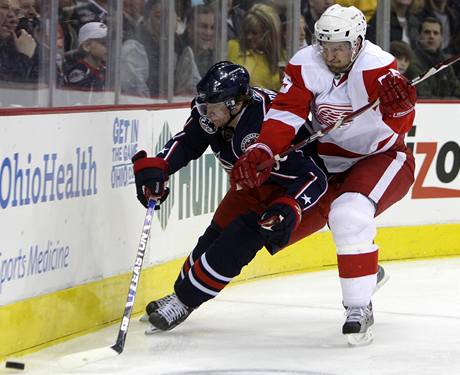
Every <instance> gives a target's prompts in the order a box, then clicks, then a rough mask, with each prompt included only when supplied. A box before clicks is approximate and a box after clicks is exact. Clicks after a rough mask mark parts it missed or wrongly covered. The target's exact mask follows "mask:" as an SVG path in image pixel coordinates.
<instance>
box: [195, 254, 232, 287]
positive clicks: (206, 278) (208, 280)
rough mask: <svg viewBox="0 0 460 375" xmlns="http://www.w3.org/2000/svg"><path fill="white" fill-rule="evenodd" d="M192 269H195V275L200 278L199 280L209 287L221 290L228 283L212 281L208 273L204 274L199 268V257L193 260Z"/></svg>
mask: <svg viewBox="0 0 460 375" xmlns="http://www.w3.org/2000/svg"><path fill="white" fill-rule="evenodd" d="M193 269H194V271H195V275H196V277H198V279H200V281H201V282H202V283H203V284H205V285H209V286H210V287H211V288H214V289H217V290H222V289H223V288H225V286H226V285H227V284H228V283H219V282H217V281H214V280H213V279H211V278H210V277H209V276H208V275H206V274H205V273H204V272H203V270H202V269H201V259H199V260H198V261H196V262H195V264H194V265H193Z"/></svg>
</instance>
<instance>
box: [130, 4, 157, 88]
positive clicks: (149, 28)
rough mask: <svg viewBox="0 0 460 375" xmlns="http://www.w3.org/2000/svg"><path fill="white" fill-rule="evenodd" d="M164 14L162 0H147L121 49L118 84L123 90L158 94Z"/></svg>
mask: <svg viewBox="0 0 460 375" xmlns="http://www.w3.org/2000/svg"><path fill="white" fill-rule="evenodd" d="M162 18H163V19H165V18H166V15H165V11H164V9H162V2H161V0H147V2H146V3H145V5H144V18H143V19H142V20H141V22H140V23H139V24H138V25H137V27H136V34H135V36H134V37H133V38H132V39H128V40H127V41H125V42H124V43H123V46H122V49H121V88H122V92H123V93H124V94H129V95H133V96H138V97H152V96H158V95H159V94H160V54H161V53H162V51H161V48H160V32H161V20H162Z"/></svg>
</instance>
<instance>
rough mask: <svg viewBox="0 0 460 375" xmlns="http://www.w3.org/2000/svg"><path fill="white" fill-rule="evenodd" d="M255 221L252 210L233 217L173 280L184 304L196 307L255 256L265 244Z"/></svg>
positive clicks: (212, 295) (218, 289)
mask: <svg viewBox="0 0 460 375" xmlns="http://www.w3.org/2000/svg"><path fill="white" fill-rule="evenodd" d="M257 220H258V215H257V214H256V213H253V212H251V213H249V214H246V215H243V216H240V217H239V218H237V219H235V220H234V221H233V222H232V223H231V224H230V225H229V226H228V227H227V228H225V229H224V230H223V232H222V233H221V235H220V236H219V237H218V238H217V239H216V240H215V241H214V242H213V243H212V245H211V246H210V247H209V249H208V250H207V251H206V252H204V253H203V254H202V255H201V257H200V258H199V259H198V260H197V261H196V262H195V263H194V264H193V266H192V267H191V268H190V270H189V272H188V273H187V275H186V277H185V278H184V279H183V280H182V281H180V282H178V283H176V285H175V288H174V289H175V292H176V294H177V296H178V297H179V299H180V300H181V301H182V302H183V303H184V304H186V305H187V306H189V307H193V308H196V307H198V306H199V305H201V304H202V303H203V302H206V301H208V300H210V299H211V298H214V297H215V296H216V295H217V294H219V292H220V291H221V290H222V289H223V288H225V286H226V285H227V284H228V283H229V282H230V281H231V280H232V278H233V277H235V276H237V275H239V274H240V272H241V269H242V268H243V267H244V266H245V265H247V264H248V263H249V262H250V261H251V260H252V259H253V258H254V257H255V255H256V253H257V252H258V251H259V250H260V249H261V248H262V247H263V245H264V238H263V236H262V235H261V234H260V232H259V226H258V224H257Z"/></svg>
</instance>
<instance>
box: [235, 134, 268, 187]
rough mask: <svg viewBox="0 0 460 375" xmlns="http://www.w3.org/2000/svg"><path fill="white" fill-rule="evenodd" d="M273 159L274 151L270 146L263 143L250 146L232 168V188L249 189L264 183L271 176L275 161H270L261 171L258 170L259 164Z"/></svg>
mask: <svg viewBox="0 0 460 375" xmlns="http://www.w3.org/2000/svg"><path fill="white" fill-rule="evenodd" d="M271 159H272V153H271V150H270V149H269V148H268V146H266V145H264V144H261V143H255V144H253V145H252V146H250V147H249V148H248V149H247V150H246V152H245V153H244V154H243V155H241V157H240V158H239V159H238V161H237V162H236V163H235V165H234V166H233V168H232V171H231V173H230V185H231V188H232V189H233V190H238V189H239V188H242V189H244V190H247V189H254V188H255V187H258V186H260V185H262V184H263V183H264V182H265V181H266V180H267V179H268V177H270V172H271V170H272V167H273V165H274V164H275V162H274V161H273V162H271V163H268V164H269V165H268V167H266V168H264V169H263V170H261V171H258V170H257V166H258V165H260V164H261V163H263V162H266V161H267V160H271Z"/></svg>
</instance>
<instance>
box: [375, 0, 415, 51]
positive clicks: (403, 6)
mask: <svg viewBox="0 0 460 375" xmlns="http://www.w3.org/2000/svg"><path fill="white" fill-rule="evenodd" d="M423 4H424V0H391V13H390V40H398V41H403V42H406V43H408V44H410V45H411V46H415V44H416V43H417V35H418V29H419V27H420V19H419V18H418V16H417V14H418V13H419V12H420V11H421V10H422V9H423ZM376 32H377V13H376V14H375V15H374V17H372V19H371V21H370V22H369V24H368V26H367V32H366V38H367V39H369V40H370V41H371V42H373V43H375V42H376V39H377V36H376Z"/></svg>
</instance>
